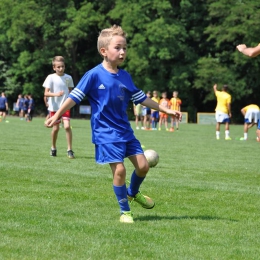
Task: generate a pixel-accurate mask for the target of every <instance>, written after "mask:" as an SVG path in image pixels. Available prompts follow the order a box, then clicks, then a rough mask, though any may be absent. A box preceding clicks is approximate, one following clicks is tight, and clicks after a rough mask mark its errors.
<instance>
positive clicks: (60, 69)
mask: <svg viewBox="0 0 260 260" xmlns="http://www.w3.org/2000/svg"><path fill="white" fill-rule="evenodd" d="M53 70H54V71H55V72H56V74H58V75H59V76H63V75H64V71H65V64H64V62H63V61H55V62H54V65H53Z"/></svg>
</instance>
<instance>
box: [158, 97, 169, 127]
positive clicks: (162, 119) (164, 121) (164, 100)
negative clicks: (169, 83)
mask: <svg viewBox="0 0 260 260" xmlns="http://www.w3.org/2000/svg"><path fill="white" fill-rule="evenodd" d="M159 104H160V105H161V106H163V107H165V108H170V100H169V99H168V98H167V93H166V92H162V98H161V99H160V101H159ZM159 116H160V120H159V131H161V127H162V124H164V125H165V130H166V131H168V115H167V114H166V113H163V112H160V113H159Z"/></svg>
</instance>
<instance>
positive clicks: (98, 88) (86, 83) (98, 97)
mask: <svg viewBox="0 0 260 260" xmlns="http://www.w3.org/2000/svg"><path fill="white" fill-rule="evenodd" d="M85 96H87V98H88V100H89V102H90V105H91V108H92V116H91V127H92V142H93V143H94V144H105V143H115V142H127V141H130V140H132V139H133V138H134V133H133V130H132V128H131V126H130V123H129V121H128V116H127V112H126V110H127V106H128V104H129V101H130V100H131V101H132V102H134V103H135V104H138V103H141V102H143V101H144V100H145V99H146V98H147V97H146V95H145V94H144V92H143V91H142V90H140V89H138V88H137V87H136V86H135V85H134V83H133V81H132V78H131V76H130V75H129V73H127V72H126V71H125V70H122V69H119V71H118V73H117V74H113V73H110V72H108V71H107V70H106V69H105V68H104V67H103V65H102V64H99V65H97V66H96V67H94V68H93V69H92V70H90V71H88V72H86V74H85V75H84V76H83V77H82V79H81V80H80V82H79V83H78V85H77V86H76V88H75V89H74V90H73V91H72V92H71V93H70V94H69V97H70V98H71V99H73V100H74V101H75V102H76V103H77V104H79V103H80V102H81V100H82V99H83V98H84V97H85Z"/></svg>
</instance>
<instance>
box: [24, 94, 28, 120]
mask: <svg viewBox="0 0 260 260" xmlns="http://www.w3.org/2000/svg"><path fill="white" fill-rule="evenodd" d="M28 107H29V98H28V95H24V101H23V112H24V116H25V120H26V121H27V120H28Z"/></svg>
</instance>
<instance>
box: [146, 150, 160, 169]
mask: <svg viewBox="0 0 260 260" xmlns="http://www.w3.org/2000/svg"><path fill="white" fill-rule="evenodd" d="M144 156H145V157H146V160H147V161H148V164H149V166H150V167H155V166H156V165H157V163H158V162H159V155H158V153H157V152H155V151H154V150H146V151H144Z"/></svg>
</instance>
